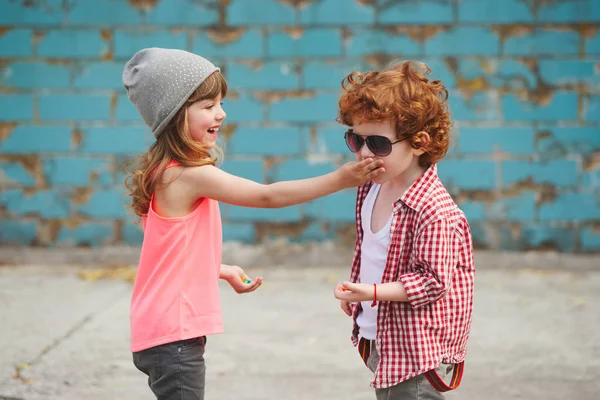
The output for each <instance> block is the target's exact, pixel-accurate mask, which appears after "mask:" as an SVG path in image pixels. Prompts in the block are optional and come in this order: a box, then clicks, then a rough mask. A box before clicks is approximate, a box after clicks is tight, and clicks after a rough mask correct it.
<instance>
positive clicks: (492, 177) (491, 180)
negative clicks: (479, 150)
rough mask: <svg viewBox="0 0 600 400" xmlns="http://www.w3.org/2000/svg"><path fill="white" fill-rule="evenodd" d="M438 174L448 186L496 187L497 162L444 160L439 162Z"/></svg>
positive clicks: (468, 187) (469, 188)
mask: <svg viewBox="0 0 600 400" xmlns="http://www.w3.org/2000/svg"><path fill="white" fill-rule="evenodd" d="M438 174H439V176H440V179H441V180H442V182H443V183H444V185H445V186H446V187H448V188H458V189H465V190H479V189H482V190H490V189H494V188H496V163H495V162H493V161H473V160H443V161H441V162H440V163H439V169H438Z"/></svg>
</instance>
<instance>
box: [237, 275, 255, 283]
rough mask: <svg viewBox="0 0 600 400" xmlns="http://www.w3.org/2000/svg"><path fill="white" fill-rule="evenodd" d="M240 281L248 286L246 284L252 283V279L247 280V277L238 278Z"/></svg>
mask: <svg viewBox="0 0 600 400" xmlns="http://www.w3.org/2000/svg"><path fill="white" fill-rule="evenodd" d="M240 279H241V280H242V282H244V283H246V284H248V283H252V279H250V278H248V277H243V276H240Z"/></svg>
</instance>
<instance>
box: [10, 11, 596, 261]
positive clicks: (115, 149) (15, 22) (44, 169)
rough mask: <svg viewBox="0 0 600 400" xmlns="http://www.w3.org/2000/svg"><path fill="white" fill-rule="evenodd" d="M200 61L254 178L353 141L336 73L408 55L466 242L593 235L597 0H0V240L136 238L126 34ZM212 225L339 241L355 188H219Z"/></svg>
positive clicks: (586, 246)
mask: <svg viewBox="0 0 600 400" xmlns="http://www.w3.org/2000/svg"><path fill="white" fill-rule="evenodd" d="M148 46H157V47H174V48H181V49H186V50H189V51H193V52H196V53H198V54H201V55H203V56H206V57H207V58H209V59H211V60H212V61H213V62H214V63H215V64H217V65H219V66H220V67H221V68H222V70H223V71H224V73H225V75H226V77H227V79H228V82H229V84H230V88H231V93H232V94H231V96H230V97H229V98H228V99H226V101H225V108H226V111H227V113H228V119H227V121H228V124H227V125H228V127H227V129H225V130H224V131H225V132H224V135H223V136H224V138H223V139H224V145H225V146H224V147H225V148H226V154H227V156H226V159H225V162H224V164H223V168H224V169H225V170H227V171H230V172H232V173H235V174H239V175H241V176H244V177H246V178H249V179H253V180H256V181H259V182H272V181H275V180H282V179H297V178H305V177H309V176H313V175H316V174H321V173H325V172H329V171H331V170H334V169H335V168H337V167H338V166H339V165H341V164H342V163H343V162H345V161H347V160H350V159H352V155H351V154H350V153H349V152H348V151H347V149H346V147H345V145H344V143H343V131H344V128H343V127H342V126H340V125H338V124H337V123H336V122H335V116H336V107H337V101H336V100H337V96H338V94H339V90H340V80H341V78H342V77H343V76H344V75H345V74H347V73H349V72H351V71H353V70H361V71H365V70H368V69H378V68H383V67H385V66H386V65H388V63H389V62H391V61H393V60H402V59H413V60H419V61H424V62H426V63H427V64H428V65H429V66H430V67H431V68H432V70H433V77H434V78H439V79H442V80H443V81H444V83H445V84H446V86H447V87H448V89H449V90H450V108H451V111H452V114H453V118H454V120H455V122H456V128H455V130H454V132H453V146H452V148H451V150H450V152H449V154H448V155H447V157H446V159H445V160H443V161H442V162H441V163H440V165H439V170H440V176H441V178H442V180H443V181H444V183H445V184H446V186H447V188H448V189H449V190H450V192H451V194H452V195H453V197H454V198H455V200H456V201H457V202H458V203H459V204H460V205H461V207H462V208H463V209H464V210H465V212H466V214H467V216H468V218H469V220H470V222H471V226H472V229H473V232H474V238H475V241H476V245H477V246H479V247H485V248H491V249H503V250H526V249H549V248H550V249H558V250H560V251H565V252H598V251H600V1H597V0H578V1H566V0H548V1H531V0H502V1H498V0H360V1H359V0H304V1H294V0H279V1H278V0H228V1H224V0H104V1H96V0H39V1H31V0H5V1H3V2H2V4H1V5H0V217H1V218H0V244H2V245H5V244H9V245H15V244H16V245H24V246H28V245H36V246H103V245H111V244H139V243H140V241H141V238H142V235H141V233H140V231H139V229H138V228H137V227H136V226H135V225H134V224H133V221H134V218H133V216H132V215H130V214H129V213H128V212H127V210H126V208H125V206H124V204H125V202H126V201H127V198H126V196H124V187H123V185H122V181H123V177H124V172H123V166H124V165H126V164H127V162H128V161H130V160H131V158H132V157H133V156H134V155H136V154H138V153H140V152H143V151H144V150H145V148H146V147H147V146H148V145H149V144H151V143H152V140H153V138H152V135H151V134H150V132H149V130H148V129H146V128H145V127H144V125H143V123H142V121H141V119H140V117H139V116H138V114H137V112H136V110H135V109H134V108H133V106H132V105H131V104H130V103H129V101H128V100H127V97H126V95H125V91H124V89H123V87H122V85H121V70H122V68H123V65H124V63H125V62H126V60H127V59H128V58H129V57H131V55H132V54H133V53H134V52H136V51H137V50H139V49H140V48H143V47H148ZM222 214H223V220H224V236H225V240H239V241H243V242H247V243H260V242H261V241H264V240H266V239H268V238H272V237H277V236H282V235H283V236H286V237H287V238H289V239H290V240H292V241H297V242H308V241H315V240H316V241H322V240H330V239H332V240H336V241H345V242H351V241H352V240H353V229H354V228H353V217H354V191H352V190H348V191H344V192H341V193H337V194H335V195H332V196H329V197H327V198H324V199H320V200H318V201H314V202H311V203H309V204H305V205H300V206H296V207H289V208H285V209H279V210H255V209H245V208H240V207H233V206H228V205H223V207H222Z"/></svg>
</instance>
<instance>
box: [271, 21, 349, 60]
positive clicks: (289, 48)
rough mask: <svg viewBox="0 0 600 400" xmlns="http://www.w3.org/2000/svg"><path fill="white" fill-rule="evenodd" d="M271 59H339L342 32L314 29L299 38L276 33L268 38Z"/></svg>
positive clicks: (305, 31)
mask: <svg viewBox="0 0 600 400" xmlns="http://www.w3.org/2000/svg"><path fill="white" fill-rule="evenodd" d="M267 44H268V46H267V48H268V55H269V56H270V57H339V56H341V54H342V32H341V30H339V29H322V28H313V29H307V30H304V32H302V33H301V34H299V35H298V36H296V35H291V34H289V33H286V32H282V31H274V32H272V33H271V34H269V37H268V42H267Z"/></svg>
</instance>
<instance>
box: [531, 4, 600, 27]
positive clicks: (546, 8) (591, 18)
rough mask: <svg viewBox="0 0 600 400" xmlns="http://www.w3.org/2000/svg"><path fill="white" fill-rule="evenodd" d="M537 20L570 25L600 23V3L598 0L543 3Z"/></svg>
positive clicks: (538, 10)
mask: <svg viewBox="0 0 600 400" xmlns="http://www.w3.org/2000/svg"><path fill="white" fill-rule="evenodd" d="M537 20H538V21H539V22H555V23H568V24H572V23H576V22H600V3H598V1H596V0H580V1H560V2H553V3H543V2H542V3H540V5H539V8H538V9H537Z"/></svg>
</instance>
